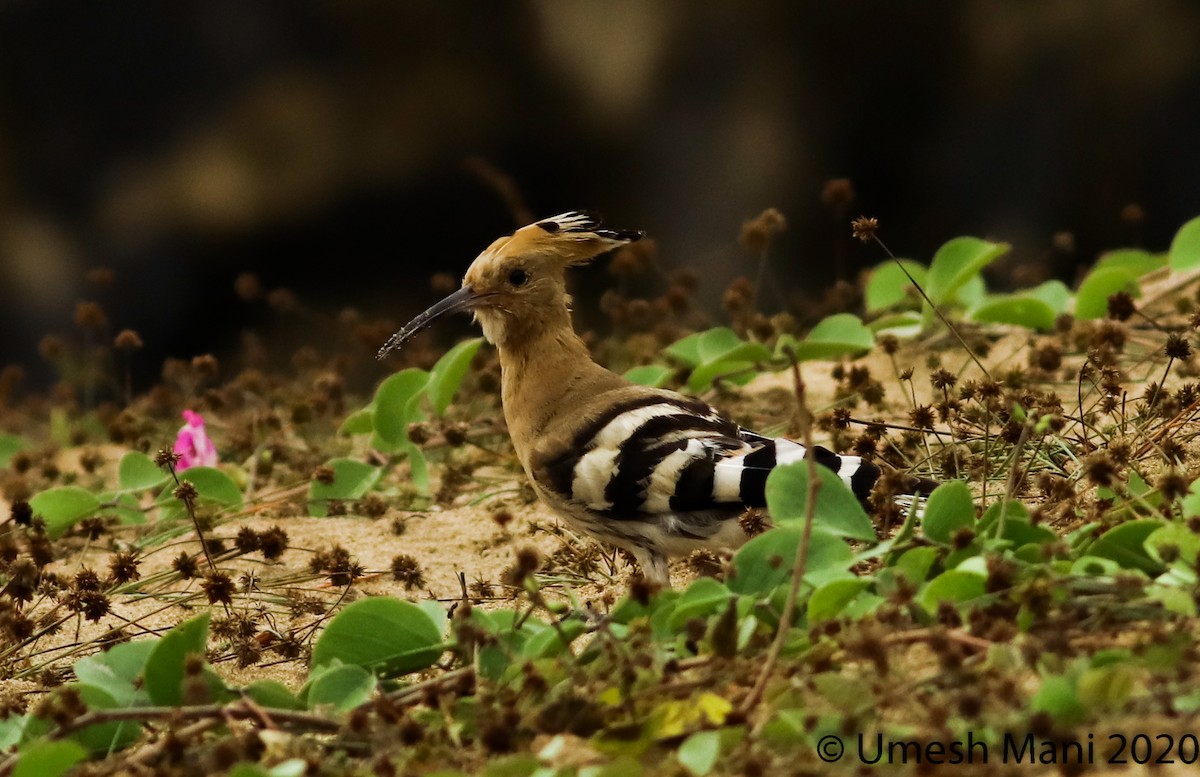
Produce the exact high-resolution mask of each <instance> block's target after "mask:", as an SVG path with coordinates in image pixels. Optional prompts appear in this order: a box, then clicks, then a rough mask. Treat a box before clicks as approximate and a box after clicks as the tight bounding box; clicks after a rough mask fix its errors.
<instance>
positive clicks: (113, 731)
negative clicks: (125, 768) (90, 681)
mask: <svg viewBox="0 0 1200 777" xmlns="http://www.w3.org/2000/svg"><path fill="white" fill-rule="evenodd" d="M67 687H68V688H72V689H74V690H75V691H77V692H78V693H79V696H80V698H82V699H83V703H84V704H86V705H87V706H88V709H93V710H111V709H117V708H119V707H122V706H124V705H121V704H118V703H117V702H116V700H115V699H113V697H112V696H110V695H109V694H108V693H106V692H105V691H104V690H103V689H102V688H97V687H96V686H94V685H87V684H86V683H72V684H70V685H68V686H67ZM141 732H142V727H141V725H140V724H139V723H135V722H133V721H125V722H112V723H99V724H96V725H94V726H88V727H87V728H84V729H82V730H80V731H77V732H75V733H74V734H72V735H71V737H72V738H73V739H75V740H77V741H78V742H79V743H80V744H82V745H83V746H84V747H86V748H87V749H88V751H89V752H91V753H94V754H96V755H105V754H107V753H110V752H114V751H117V750H121V749H123V748H126V747H128V746H129V745H131V744H133V743H134V742H135V741H137V738H138V737H139V736H140V735H141Z"/></svg>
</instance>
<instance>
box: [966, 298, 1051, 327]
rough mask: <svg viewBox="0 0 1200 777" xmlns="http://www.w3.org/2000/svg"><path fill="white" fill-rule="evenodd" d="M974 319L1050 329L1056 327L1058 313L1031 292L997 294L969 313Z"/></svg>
mask: <svg viewBox="0 0 1200 777" xmlns="http://www.w3.org/2000/svg"><path fill="white" fill-rule="evenodd" d="M967 315H968V316H969V317H970V318H971V319H972V320H973V321H982V322H985V323H992V324H1012V325H1014V326H1023V327H1025V328H1026V329H1038V330H1041V331H1048V330H1050V329H1053V328H1054V320H1055V319H1056V318H1057V317H1058V314H1057V313H1055V311H1054V310H1053V309H1052V308H1051V307H1050V306H1049V305H1047V304H1046V303H1045V302H1043V301H1042V300H1040V299H1038V298H1036V297H1034V296H1033V295H1031V294H996V295H993V296H992V297H989V298H987V299H986V300H984V302H983V303H982V304H980V305H978V306H976V307H974V308H972V309H971V311H970V312H969V313H968V314H967Z"/></svg>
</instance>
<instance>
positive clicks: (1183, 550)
mask: <svg viewBox="0 0 1200 777" xmlns="http://www.w3.org/2000/svg"><path fill="white" fill-rule="evenodd" d="M1142 546H1143V547H1144V548H1145V549H1146V553H1147V555H1149V556H1150V558H1152V559H1154V560H1155V561H1157V562H1159V563H1160V564H1162V565H1163V566H1170V562H1168V561H1164V560H1163V558H1164V556H1167V557H1168V558H1172V560H1173V559H1176V558H1177V559H1179V560H1180V561H1182V562H1183V563H1184V564H1185V565H1187V566H1188V567H1191V568H1192V569H1195V568H1196V560H1197V558H1200V534H1197V533H1196V532H1194V531H1192V530H1191V529H1189V528H1187V527H1186V526H1181V525H1180V524H1177V523H1168V524H1167V525H1165V526H1163V527H1161V528H1159V529H1155V530H1154V531H1153V532H1151V533H1150V535H1149V536H1148V537H1146V539H1145V541H1143V543H1142ZM1168 548H1169V549H1171V550H1170V551H1169V552H1168V551H1167V549H1168Z"/></svg>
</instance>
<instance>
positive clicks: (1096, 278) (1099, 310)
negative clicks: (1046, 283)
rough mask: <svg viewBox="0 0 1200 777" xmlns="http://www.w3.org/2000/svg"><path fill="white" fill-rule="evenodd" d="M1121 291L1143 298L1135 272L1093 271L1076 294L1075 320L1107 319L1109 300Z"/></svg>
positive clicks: (1108, 269)
mask: <svg viewBox="0 0 1200 777" xmlns="http://www.w3.org/2000/svg"><path fill="white" fill-rule="evenodd" d="M1119 291H1127V292H1129V293H1130V294H1131V295H1133V296H1134V297H1138V296H1141V292H1140V291H1139V289H1138V285H1137V276H1136V275H1135V274H1134V273H1133V271H1131V270H1128V269H1123V268H1119V267H1109V268H1107V269H1100V270H1092V271H1091V272H1090V273H1088V275H1087V277H1086V278H1084V279H1083V283H1081V284H1079V291H1077V292H1076V293H1075V318H1078V319H1092V318H1105V317H1106V316H1108V298H1109V297H1111V296H1112V295H1114V294H1116V293H1117V292H1119Z"/></svg>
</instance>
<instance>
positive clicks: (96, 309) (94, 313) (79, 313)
mask: <svg viewBox="0 0 1200 777" xmlns="http://www.w3.org/2000/svg"><path fill="white" fill-rule="evenodd" d="M75 325H76V326H78V327H80V328H82V329H100V328H101V327H104V326H107V325H108V316H107V315H105V313H104V308H102V307H100V305H99V304H97V303H95V302H78V303H76V304H75Z"/></svg>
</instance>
